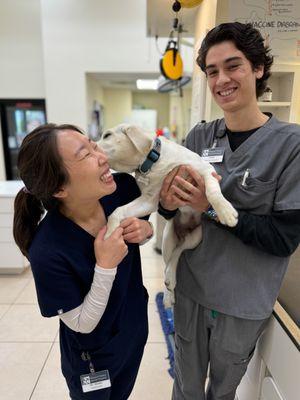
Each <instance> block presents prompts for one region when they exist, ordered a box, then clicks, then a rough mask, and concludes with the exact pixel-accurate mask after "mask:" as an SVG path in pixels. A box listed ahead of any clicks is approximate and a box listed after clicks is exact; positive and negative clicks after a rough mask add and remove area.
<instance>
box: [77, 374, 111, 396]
mask: <svg viewBox="0 0 300 400" xmlns="http://www.w3.org/2000/svg"><path fill="white" fill-rule="evenodd" d="M80 381H81V387H82V391H83V393H87V392H93V391H94V390H100V389H106V388H109V387H111V382H110V377H109V372H108V370H107V369H105V370H103V371H98V372H92V373H90V374H86V375H81V376H80Z"/></svg>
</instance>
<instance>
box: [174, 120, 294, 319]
mask: <svg viewBox="0 0 300 400" xmlns="http://www.w3.org/2000/svg"><path fill="white" fill-rule="evenodd" d="M215 140H217V147H224V148H225V154H224V158H223V162H222V163H214V164H213V165H214V167H215V169H216V170H217V172H218V173H219V174H220V175H221V176H222V181H221V188H222V192H223V194H224V196H225V197H226V198H227V199H228V200H229V201H230V202H231V203H232V204H233V206H234V207H235V208H237V209H240V210H245V211H248V212H250V213H252V214H257V215H268V214H270V213H271V212H272V211H280V210H294V209H300V125H297V124H289V123H286V122H281V121H279V120H277V119H276V118H275V117H274V116H272V117H271V118H270V119H269V120H268V121H267V122H266V123H265V125H263V126H262V127H261V128H259V129H258V130H257V131H256V132H255V133H253V134H252V135H251V136H250V137H249V138H248V139H247V140H246V141H245V142H243V143H242V144H241V145H240V146H239V147H238V148H237V149H236V150H235V151H234V152H232V151H231V149H230V146H229V142H228V138H227V135H226V133H225V121H224V119H219V120H215V121H213V122H210V123H206V124H198V125H196V126H195V127H194V128H193V129H192V130H191V132H190V133H189V135H188V137H187V140H186V146H187V148H189V149H190V150H192V151H195V152H196V153H198V154H200V155H201V153H202V150H203V149H205V148H210V147H212V145H213V143H214V141H215ZM247 169H249V177H248V179H247V182H246V183H247V186H246V187H243V186H242V180H243V176H244V173H245V171H246V170H247ZM202 230H203V238H202V242H201V243H200V244H199V245H198V246H197V247H196V248H195V249H193V250H186V251H184V252H183V254H182V255H181V257H180V259H179V264H178V269H177V289H178V290H179V291H180V292H182V293H184V294H185V295H186V296H187V297H189V298H191V299H193V300H194V301H196V302H197V303H199V304H201V305H202V306H204V307H207V308H210V309H214V310H217V311H219V312H222V313H224V314H228V315H232V316H235V317H240V318H246V319H264V318H267V317H269V316H270V314H271V312H272V309H273V306H274V303H275V301H276V298H277V295H278V292H279V289H280V285H281V282H282V279H283V277H284V274H285V271H286V268H287V265H288V261H289V258H288V257H277V256H273V255H271V254H268V253H266V252H263V251H261V250H259V249H257V248H255V247H254V246H250V245H246V244H244V243H243V242H242V241H241V240H240V239H239V238H238V237H236V236H234V235H233V234H232V233H231V232H228V231H227V230H225V229H222V228H220V227H218V226H217V224H215V223H214V222H213V221H211V220H209V219H208V218H205V217H204V218H203V219H202Z"/></svg>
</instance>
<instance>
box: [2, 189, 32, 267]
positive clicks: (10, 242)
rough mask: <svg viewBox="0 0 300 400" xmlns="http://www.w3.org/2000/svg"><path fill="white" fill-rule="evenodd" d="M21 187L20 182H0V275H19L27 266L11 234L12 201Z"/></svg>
mask: <svg viewBox="0 0 300 400" xmlns="http://www.w3.org/2000/svg"><path fill="white" fill-rule="evenodd" d="M23 186H24V185H23V183H22V182H21V181H2V182H1V181H0V274H15V273H20V272H22V271H24V269H25V268H26V267H28V265H29V262H28V260H27V259H26V258H25V257H24V256H23V254H22V253H21V252H20V250H19V248H18V247H17V245H16V244H15V242H14V238H13V232H12V230H13V217H14V199H15V197H16V194H17V193H18V191H19V190H20V189H21V188H22V187H23Z"/></svg>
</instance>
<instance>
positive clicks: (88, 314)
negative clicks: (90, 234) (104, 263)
mask: <svg viewBox="0 0 300 400" xmlns="http://www.w3.org/2000/svg"><path fill="white" fill-rule="evenodd" d="M116 273H117V267H116V268H111V269H107V268H101V267H99V266H98V265H96V267H95V272H94V278H93V282H92V286H91V289H90V290H89V292H88V293H87V295H86V296H85V298H84V301H83V303H82V304H80V306H78V307H76V308H74V309H73V310H70V311H68V312H66V313H63V314H61V315H60V316H59V318H60V319H61V320H62V321H63V322H64V323H65V324H66V325H67V326H68V327H69V328H70V329H72V330H73V331H75V332H80V333H90V332H92V331H93V330H94V329H95V327H96V326H97V325H98V323H99V321H100V319H101V317H102V315H103V314H104V311H105V308H106V306H107V303H108V299H109V295H110V291H111V288H112V285H113V282H114V280H115V276H116Z"/></svg>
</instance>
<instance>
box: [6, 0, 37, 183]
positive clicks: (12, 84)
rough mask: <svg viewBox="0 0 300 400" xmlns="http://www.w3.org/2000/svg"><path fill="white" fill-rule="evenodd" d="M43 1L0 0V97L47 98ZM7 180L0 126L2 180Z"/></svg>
mask: <svg viewBox="0 0 300 400" xmlns="http://www.w3.org/2000/svg"><path fill="white" fill-rule="evenodd" d="M40 18H41V13H40V1H39V0H1V1H0V98H1V99H12V98H16V99H21V98H24V99H26V98H30V99H33V98H44V97H45V87H44V71H43V51H42V38H41V20H40ZM1 179H5V168H4V154H3V145H2V136H1V127H0V180H1Z"/></svg>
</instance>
